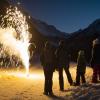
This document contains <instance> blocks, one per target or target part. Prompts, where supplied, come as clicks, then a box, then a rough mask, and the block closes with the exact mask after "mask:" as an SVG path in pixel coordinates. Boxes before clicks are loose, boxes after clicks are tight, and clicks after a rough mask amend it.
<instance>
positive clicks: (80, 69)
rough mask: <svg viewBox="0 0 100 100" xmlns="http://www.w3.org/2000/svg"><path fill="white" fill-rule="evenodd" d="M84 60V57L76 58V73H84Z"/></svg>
mask: <svg viewBox="0 0 100 100" xmlns="http://www.w3.org/2000/svg"><path fill="white" fill-rule="evenodd" d="M85 70H86V59H85V56H84V55H79V56H78V58H77V72H82V73H85Z"/></svg>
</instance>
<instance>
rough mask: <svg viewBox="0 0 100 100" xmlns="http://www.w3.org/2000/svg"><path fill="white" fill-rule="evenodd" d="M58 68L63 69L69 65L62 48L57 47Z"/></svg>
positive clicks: (66, 55)
mask: <svg viewBox="0 0 100 100" xmlns="http://www.w3.org/2000/svg"><path fill="white" fill-rule="evenodd" d="M56 57H57V63H58V64H57V65H58V67H65V66H66V65H69V60H70V56H69V53H68V51H67V49H65V48H64V47H59V48H58V49H57V52H56Z"/></svg>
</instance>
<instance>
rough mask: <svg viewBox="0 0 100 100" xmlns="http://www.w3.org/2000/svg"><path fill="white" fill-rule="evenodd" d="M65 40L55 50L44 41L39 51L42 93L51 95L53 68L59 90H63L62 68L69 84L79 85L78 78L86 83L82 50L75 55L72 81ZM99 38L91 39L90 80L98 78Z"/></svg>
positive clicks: (99, 60)
mask: <svg viewBox="0 0 100 100" xmlns="http://www.w3.org/2000/svg"><path fill="white" fill-rule="evenodd" d="M65 45H66V44H65V42H64V41H60V43H59V47H58V48H57V49H56V50H55V49H54V48H53V46H52V44H51V43H50V42H48V41H47V42H46V43H45V46H44V48H43V50H42V51H41V55H40V61H41V65H42V66H43V70H44V76H45V82H44V95H53V91H52V85H53V82H52V77H53V72H54V71H55V70H57V71H58V74H59V87H60V91H64V79H63V70H64V71H65V73H66V76H67V79H68V82H69V84H70V85H74V86H78V85H80V78H81V79H82V83H86V79H85V72H86V64H87V62H86V58H85V52H84V50H79V52H78V57H77V71H76V81H75V82H73V79H72V76H71V74H70V72H69V63H70V58H71V57H70V53H69V50H70V49H69V47H67V48H65ZM99 51H100V39H99V38H97V39H95V40H94V41H93V49H92V55H91V67H92V68H93V76H92V82H93V83H97V82H98V76H99V79H100V53H99Z"/></svg>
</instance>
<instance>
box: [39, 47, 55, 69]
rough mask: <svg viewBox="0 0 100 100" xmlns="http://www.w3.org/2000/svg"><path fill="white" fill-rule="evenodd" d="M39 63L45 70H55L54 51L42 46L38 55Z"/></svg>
mask: <svg viewBox="0 0 100 100" xmlns="http://www.w3.org/2000/svg"><path fill="white" fill-rule="evenodd" d="M40 61H41V65H42V66H43V68H44V69H45V70H55V62H54V61H55V60H54V52H53V51H52V50H51V48H48V49H46V48H44V49H43V51H42V52H41V55H40Z"/></svg>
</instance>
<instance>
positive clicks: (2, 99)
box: [0, 65, 100, 100]
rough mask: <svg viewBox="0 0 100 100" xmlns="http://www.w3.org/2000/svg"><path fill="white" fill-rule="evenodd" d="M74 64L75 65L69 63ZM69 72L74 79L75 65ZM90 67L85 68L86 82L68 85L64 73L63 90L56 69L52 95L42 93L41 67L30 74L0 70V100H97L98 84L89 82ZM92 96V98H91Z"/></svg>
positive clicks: (99, 86) (99, 90)
mask: <svg viewBox="0 0 100 100" xmlns="http://www.w3.org/2000/svg"><path fill="white" fill-rule="evenodd" d="M71 66H75V65H71ZM70 72H71V74H72V77H73V80H75V75H76V67H71V68H70ZM91 75H92V69H91V68H87V71H86V78H87V84H84V85H82V86H79V87H78V86H77V87H74V86H70V85H69V84H68V82H67V78H66V76H65V74H64V80H65V91H64V92H61V91H59V80H58V73H57V71H55V72H54V76H53V92H54V94H55V96H54V97H50V96H45V95H43V86H44V75H43V70H42V69H41V68H38V69H36V68H33V69H31V72H30V76H29V77H27V76H26V75H25V74H24V72H21V71H20V72H19V71H18V70H13V71H11V70H9V71H5V70H1V71H0V100H99V99H96V98H100V96H99V93H100V84H91ZM91 98H92V99H91Z"/></svg>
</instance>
